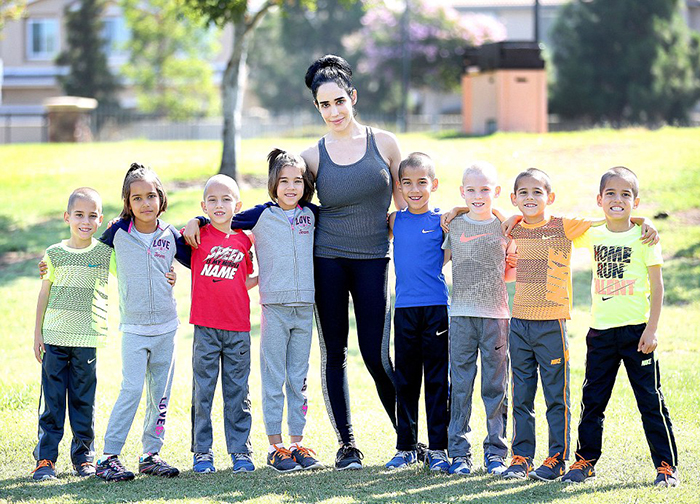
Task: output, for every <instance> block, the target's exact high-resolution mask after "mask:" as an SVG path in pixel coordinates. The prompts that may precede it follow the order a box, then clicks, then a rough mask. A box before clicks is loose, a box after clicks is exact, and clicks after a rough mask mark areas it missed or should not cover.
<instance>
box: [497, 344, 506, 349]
mask: <svg viewBox="0 0 700 504" xmlns="http://www.w3.org/2000/svg"><path fill="white" fill-rule="evenodd" d="M504 346H505V343H504V344H503V345H501V346H497V347H496V350H500V349H501V348H503V347H504Z"/></svg>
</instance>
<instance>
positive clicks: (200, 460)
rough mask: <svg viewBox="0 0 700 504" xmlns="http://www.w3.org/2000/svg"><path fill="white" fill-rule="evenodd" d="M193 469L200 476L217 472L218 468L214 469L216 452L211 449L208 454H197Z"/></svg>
mask: <svg viewBox="0 0 700 504" xmlns="http://www.w3.org/2000/svg"><path fill="white" fill-rule="evenodd" d="M192 469H194V472H196V473H200V474H205V473H213V472H216V468H215V467H214V452H212V451H211V449H210V450H209V451H207V452H203V453H202V452H200V453H195V454H194V465H193V466H192Z"/></svg>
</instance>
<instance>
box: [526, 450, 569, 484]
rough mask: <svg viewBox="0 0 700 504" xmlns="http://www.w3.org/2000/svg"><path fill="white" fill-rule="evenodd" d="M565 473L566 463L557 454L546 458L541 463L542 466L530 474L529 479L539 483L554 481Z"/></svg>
mask: <svg viewBox="0 0 700 504" xmlns="http://www.w3.org/2000/svg"><path fill="white" fill-rule="evenodd" d="M565 471H566V463H565V462H564V459H562V458H561V455H560V454H559V453H557V454H556V455H552V456H551V457H548V458H546V459H545V460H544V462H542V465H541V466H539V467H538V468H537V469H535V470H534V471H532V472H531V473H530V478H532V479H536V480H540V481H554V480H555V479H557V478H558V477H560V476H563V475H564V472H565Z"/></svg>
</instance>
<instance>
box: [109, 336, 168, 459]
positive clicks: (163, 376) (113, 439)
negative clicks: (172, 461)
mask: <svg viewBox="0 0 700 504" xmlns="http://www.w3.org/2000/svg"><path fill="white" fill-rule="evenodd" d="M176 332H177V330H175V331H171V332H168V333H165V334H156V335H154V336H144V335H141V334H132V333H128V332H124V333H123V335H122V385H121V389H120V390H119V397H117V402H116V403H115V404H114V407H113V408H112V413H111V414H110V416H109V423H108V424H107V432H106V434H105V446H104V453H107V454H117V455H118V454H119V453H121V450H122V448H123V447H124V443H125V442H126V436H127V435H128V434H129V430H130V429H131V424H132V423H133V421H134V416H135V415H136V410H137V409H138V407H139V402H140V401H141V394H142V392H143V383H144V380H145V381H146V417H145V418H144V421H143V436H142V437H141V442H142V443H143V453H157V452H159V451H160V449H161V447H162V446H163V439H164V437H165V417H166V414H167V412H168V402H169V401H170V387H171V386H172V383H173V374H174V372H175V333H176Z"/></svg>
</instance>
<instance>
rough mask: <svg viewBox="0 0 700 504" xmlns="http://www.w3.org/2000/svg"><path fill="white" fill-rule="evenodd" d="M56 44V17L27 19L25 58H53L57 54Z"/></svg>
mask: <svg viewBox="0 0 700 504" xmlns="http://www.w3.org/2000/svg"><path fill="white" fill-rule="evenodd" d="M58 45H59V40H58V20H57V19H30V20H28V21H27V59H30V60H53V59H54V58H55V57H56V55H57V54H58V50H59V47H58Z"/></svg>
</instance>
